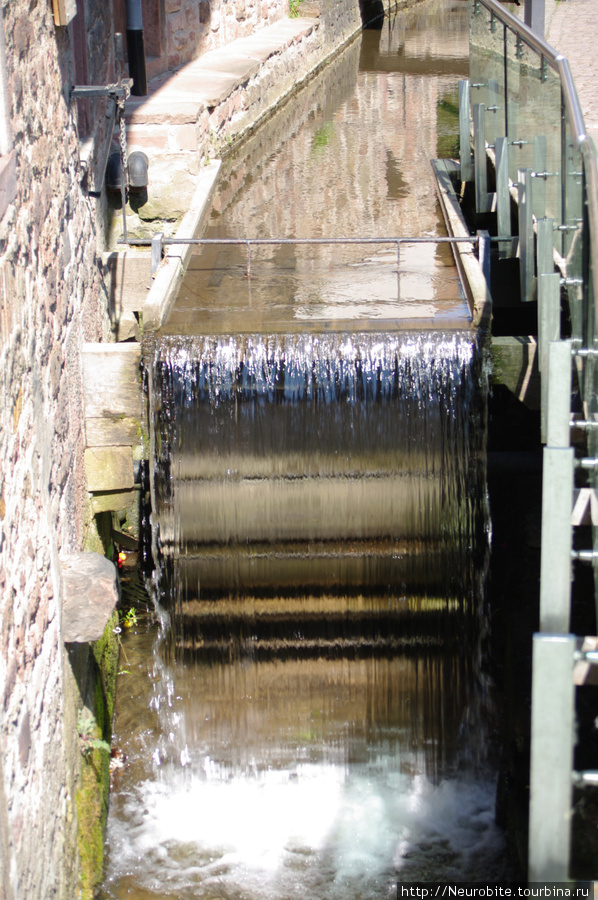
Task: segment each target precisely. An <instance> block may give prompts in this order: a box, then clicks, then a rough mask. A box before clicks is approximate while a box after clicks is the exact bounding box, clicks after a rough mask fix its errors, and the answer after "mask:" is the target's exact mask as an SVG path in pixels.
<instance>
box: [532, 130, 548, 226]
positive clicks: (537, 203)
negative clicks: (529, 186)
mask: <svg viewBox="0 0 598 900" xmlns="http://www.w3.org/2000/svg"><path fill="white" fill-rule="evenodd" d="M546 160H547V153H546V136H545V135H543V134H537V135H536V136H535V138H534V176H535V182H536V183H535V184H534V204H533V210H534V215H535V217H536V218H537V219H542V218H543V217H544V216H545V215H546V178H547V177H548V174H547V172H546Z"/></svg>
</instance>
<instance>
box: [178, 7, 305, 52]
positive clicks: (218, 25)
mask: <svg viewBox="0 0 598 900" xmlns="http://www.w3.org/2000/svg"><path fill="white" fill-rule="evenodd" d="M288 9H289V3H288V0H166V3H165V12H166V34H165V37H166V53H167V55H168V67H169V68H170V69H176V68H178V67H179V66H181V65H183V64H184V63H186V62H189V61H190V60H192V59H195V58H196V57H197V56H200V55H201V54H202V53H206V52H207V51H208V50H215V49H217V48H218V47H224V46H225V45H226V44H230V43H231V41H234V40H236V39H237V38H240V37H245V36H246V35H248V34H252V33H253V32H254V31H255V30H256V29H258V28H261V27H263V26H264V25H271V24H272V23H273V22H276V21H278V19H281V18H282V17H283V15H286V14H287V13H288Z"/></svg>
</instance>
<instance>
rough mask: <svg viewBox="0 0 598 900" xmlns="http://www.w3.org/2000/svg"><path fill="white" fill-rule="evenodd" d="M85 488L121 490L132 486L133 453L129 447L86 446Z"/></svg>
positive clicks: (133, 480)
mask: <svg viewBox="0 0 598 900" xmlns="http://www.w3.org/2000/svg"><path fill="white" fill-rule="evenodd" d="M85 474H86V476H87V489H88V490H89V491H92V492H94V493H95V491H122V490H128V489H130V488H132V487H133V485H134V483H135V479H134V477H133V454H132V451H131V447H124V446H113V447H88V448H87V449H86V450H85Z"/></svg>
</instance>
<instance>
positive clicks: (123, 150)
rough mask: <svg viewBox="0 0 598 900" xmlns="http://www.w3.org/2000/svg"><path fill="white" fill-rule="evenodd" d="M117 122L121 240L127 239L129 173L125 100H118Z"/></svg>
mask: <svg viewBox="0 0 598 900" xmlns="http://www.w3.org/2000/svg"><path fill="white" fill-rule="evenodd" d="M118 124H119V136H120V158H121V168H122V181H121V187H120V195H121V200H122V208H123V240H125V241H126V240H127V210H126V206H127V185H128V183H129V173H128V164H127V128H126V125H125V101H124V100H119V101H118Z"/></svg>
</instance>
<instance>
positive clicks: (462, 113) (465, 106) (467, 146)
mask: <svg viewBox="0 0 598 900" xmlns="http://www.w3.org/2000/svg"><path fill="white" fill-rule="evenodd" d="M469 104H470V85H469V80H468V79H465V80H462V81H460V82H459V159H460V163H461V181H473V165H472V162H471V129H470V124H469V123H470V116H469Z"/></svg>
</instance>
